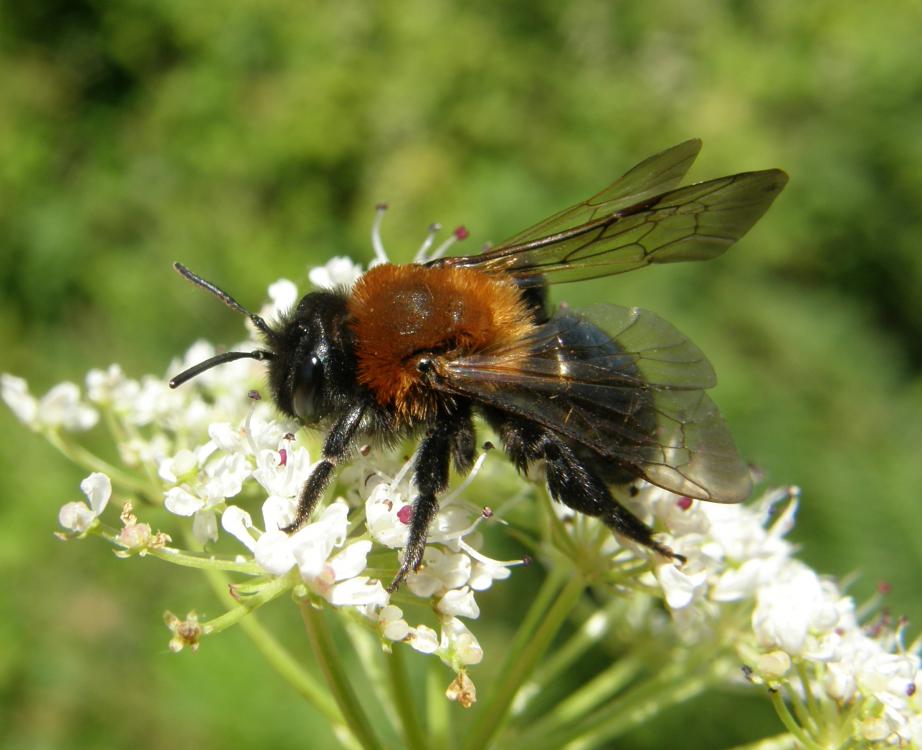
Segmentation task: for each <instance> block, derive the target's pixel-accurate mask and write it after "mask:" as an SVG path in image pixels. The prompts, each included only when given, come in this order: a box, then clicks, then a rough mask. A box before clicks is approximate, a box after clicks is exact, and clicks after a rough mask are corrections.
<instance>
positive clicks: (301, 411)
mask: <svg viewBox="0 0 922 750" xmlns="http://www.w3.org/2000/svg"><path fill="white" fill-rule="evenodd" d="M173 267H174V268H175V269H176V270H177V271H178V272H179V273H180V274H181V275H182V276H183V277H185V278H186V279H188V280H189V281H191V282H192V283H193V284H196V285H197V286H200V287H202V288H203V289H205V290H206V291H208V292H210V293H211V294H213V295H215V296H216V297H217V298H218V299H220V300H221V301H222V302H223V303H224V304H226V305H227V306H228V307H230V308H231V309H233V310H236V311H237V312H239V313H242V314H244V315H246V316H247V317H248V318H249V319H250V320H251V321H252V323H253V325H254V326H256V328H257V329H258V330H259V332H260V333H261V334H262V336H263V338H264V340H265V344H266V348H265V349H256V350H253V351H247V352H224V353H222V354H218V355H216V356H214V357H211V358H209V359H206V360H205V361H203V362H199V363H198V364H196V365H193V366H192V367H190V368H189V369H187V370H184V371H183V372H181V373H179V374H178V375H176V376H175V377H173V378H172V379H171V380H170V388H177V387H179V386H180V385H182V384H183V383H185V382H186V381H188V380H191V379H192V378H194V377H195V376H196V375H200V374H201V373H203V372H205V370H210V369H211V368H212V367H215V366H217V365H221V364H224V363H226V362H233V361H235V360H238V359H244V358H249V359H256V360H261V361H263V360H265V361H268V363H269V386H270V388H271V390H272V395H273V398H274V400H275V404H276V406H278V408H279V409H280V410H281V411H283V412H284V413H285V414H287V415H289V416H291V417H296V418H298V419H300V420H301V421H302V422H304V423H306V424H312V423H315V422H318V421H320V420H321V419H323V418H324V417H326V416H329V414H330V413H332V412H333V411H335V410H336V409H337V407H339V406H340V404H341V403H342V402H344V401H345V400H347V399H348V398H349V397H350V396H351V391H352V388H349V387H344V386H343V384H344V383H346V384H349V383H351V382H352V381H354V375H352V376H351V378H350V373H354V372H355V363H354V355H353V354H352V348H351V346H350V341H351V331H350V330H349V328H348V326H347V325H346V324H345V320H346V315H347V309H346V297H345V295H343V294H341V293H337V292H314V293H312V294H308V295H307V296H305V297H304V298H303V299H302V300H301V301H300V302H299V303H298V306H297V307H296V308H295V309H294V310H292V311H291V312H290V313H288V314H287V315H286V316H285V317H284V318H283V319H282V320H281V321H280V322H279V323H278V324H277V325H276V326H270V325H269V324H268V323H267V322H266V321H265V320H263V318H261V317H260V316H259V315H256V314H255V313H252V312H250V311H249V310H247V309H246V308H245V307H243V305H241V304H240V303H239V302H237V301H236V300H235V299H234V298H233V297H231V296H230V295H229V294H227V292H225V291H223V290H222V289H219V288H218V287H217V286H215V285H214V284H212V283H211V282H210V281H206V280H205V279H203V278H201V277H200V276H198V275H197V274H195V273H193V272H192V271H190V270H189V269H188V268H186V267H185V266H184V265H182V264H181V263H174V264H173Z"/></svg>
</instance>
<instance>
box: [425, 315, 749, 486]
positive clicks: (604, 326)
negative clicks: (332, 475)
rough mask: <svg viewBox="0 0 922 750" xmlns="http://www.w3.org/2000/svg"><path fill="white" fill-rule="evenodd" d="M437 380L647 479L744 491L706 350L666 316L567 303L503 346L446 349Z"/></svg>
mask: <svg viewBox="0 0 922 750" xmlns="http://www.w3.org/2000/svg"><path fill="white" fill-rule="evenodd" d="M438 371H439V372H440V374H441V378H440V381H439V383H438V384H437V385H436V387H437V388H440V389H442V390H445V391H448V392H451V393H455V394H459V395H464V396H467V397H470V398H472V399H474V400H476V401H478V402H480V403H482V404H486V405H489V406H493V407H496V408H498V409H501V410H503V411H506V412H510V413H512V414H515V415H517V416H519V417H522V418H524V419H526V420H529V421H531V422H535V423H537V424H539V425H542V426H543V427H546V428H547V429H549V430H551V431H552V432H555V433H558V434H560V435H562V436H564V437H565V438H567V439H569V440H571V441H573V442H575V443H579V444H582V445H584V446H587V447H588V448H590V449H592V450H593V451H594V452H596V453H598V454H599V455H600V456H601V457H602V458H603V459H609V460H611V461H612V462H614V463H616V464H617V465H619V466H622V467H624V468H625V469H627V470H628V471H629V472H630V473H631V474H633V475H634V476H637V477H642V478H644V479H646V480H648V481H649V482H651V483H652V484H655V485H658V486H660V487H663V488H664V489H667V490H670V491H672V492H675V493H677V494H680V495H687V496H688V497H694V498H699V499H702V500H710V501H715V502H727V503H732V502H739V501H741V500H743V499H745V498H746V497H748V496H749V493H750V491H751V480H750V475H749V470H748V469H747V467H746V465H745V464H744V463H743V461H742V460H741V458H740V456H739V453H738V452H737V450H736V447H735V446H734V444H733V440H732V438H731V437H730V433H729V430H728V429H727V426H726V424H725V423H724V421H723V418H722V417H721V416H720V412H719V411H718V410H717V407H716V406H715V404H714V402H713V401H711V399H710V398H709V397H708V396H707V394H706V393H705V392H704V390H705V389H707V388H710V387H711V386H713V385H714V384H715V381H716V379H715V376H714V371H713V369H712V368H711V365H710V363H709V362H708V361H707V359H706V358H705V356H704V354H702V353H701V351H700V350H699V349H698V347H696V346H695V345H694V344H693V343H691V342H690V341H689V340H688V339H687V338H686V337H685V336H683V335H682V334H681V333H680V332H679V331H678V330H676V329H675V328H674V327H673V326H671V325H670V324H669V323H667V322H666V321H665V320H663V319H662V318H660V317H658V316H656V315H654V314H653V313H651V312H647V311H645V310H640V309H638V308H624V307H618V306H615V305H597V306H595V307H592V308H589V309H588V310H585V311H583V312H581V313H579V314H577V313H574V312H571V311H566V312H562V313H560V314H558V315H556V316H555V317H553V318H552V319H551V320H550V321H549V322H548V323H546V324H544V325H542V326H539V327H538V329H537V330H536V331H535V333H534V334H533V335H531V336H529V337H526V338H525V339H524V340H522V341H520V342H517V343H516V344H515V345H510V346H508V347H507V348H505V349H497V350H495V351H491V352H489V353H486V354H477V355H470V356H464V357H461V358H457V359H447V358H445V359H444V360H442V361H441V362H440V367H439V370H438Z"/></svg>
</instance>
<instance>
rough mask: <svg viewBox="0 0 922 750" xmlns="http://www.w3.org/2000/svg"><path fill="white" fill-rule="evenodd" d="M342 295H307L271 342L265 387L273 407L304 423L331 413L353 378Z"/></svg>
mask: <svg viewBox="0 0 922 750" xmlns="http://www.w3.org/2000/svg"><path fill="white" fill-rule="evenodd" d="M347 315H348V311H347V305H346V297H345V295H343V294H341V293H339V292H331V291H326V292H312V293H311V294H308V295H306V296H305V297H303V298H302V299H301V301H300V302H299V303H298V306H297V307H296V308H295V309H294V310H292V311H291V313H290V314H289V315H288V316H286V319H285V320H283V321H282V322H281V324H280V325H279V328H278V330H277V332H276V334H275V339H274V340H273V341H270V347H271V349H272V353H273V355H274V356H273V358H272V359H271V360H270V361H269V387H270V388H271V389H272V395H273V397H274V398H275V403H276V405H277V406H278V407H279V409H281V410H282V411H283V412H285V413H286V414H288V415H289V416H293V417H297V418H298V419H300V420H301V421H302V422H304V423H305V424H312V423H316V422H318V421H320V420H322V419H324V418H325V417H328V416H329V415H330V414H331V413H334V412H335V411H337V410H338V408H339V407H340V406H341V405H342V402H344V401H346V400H348V398H349V396H350V395H351V391H352V388H351V387H350V385H349V384H351V383H352V382H353V381H354V380H355V375H354V373H355V362H354V355H353V354H352V350H353V348H352V345H351V341H352V339H351V335H352V334H351V330H350V329H349V327H348V325H347V324H346V319H347Z"/></svg>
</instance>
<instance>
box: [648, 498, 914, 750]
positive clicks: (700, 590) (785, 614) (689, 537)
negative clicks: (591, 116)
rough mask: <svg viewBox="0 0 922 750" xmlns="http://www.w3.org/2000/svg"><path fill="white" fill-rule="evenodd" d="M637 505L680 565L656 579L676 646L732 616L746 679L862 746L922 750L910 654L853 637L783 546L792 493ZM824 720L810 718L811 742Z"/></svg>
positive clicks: (827, 583) (837, 596)
mask: <svg viewBox="0 0 922 750" xmlns="http://www.w3.org/2000/svg"><path fill="white" fill-rule="evenodd" d="M638 501H639V502H640V503H641V504H642V505H643V506H645V507H646V508H647V509H648V511H649V512H651V513H652V515H653V516H654V517H655V518H656V519H657V521H658V522H660V524H661V525H662V526H664V527H665V528H666V529H667V530H668V532H669V534H670V535H671V538H670V541H669V543H670V544H671V546H672V547H673V549H675V550H676V551H677V552H679V553H681V554H682V555H684V556H685V557H686V558H687V560H688V561H687V563H685V564H684V565H682V566H676V565H674V564H672V563H670V562H667V561H663V562H661V563H660V564H659V565H658V566H657V567H656V571H655V574H656V577H657V579H658V581H659V584H660V585H661V586H662V589H663V591H664V594H665V600H666V602H667V604H668V605H669V607H670V609H671V612H672V615H673V617H674V619H675V620H676V621H677V623H678V624H679V625H680V626H681V627H680V628H679V632H680V633H681V634H682V636H683V637H685V638H691V639H700V638H702V636H703V635H704V633H705V632H706V631H708V630H709V629H712V628H714V627H715V624H716V623H717V621H718V617H719V615H720V613H721V612H723V611H725V610H726V608H727V607H733V606H734V605H741V607H740V610H739V611H741V612H743V613H747V614H748V619H749V623H748V625H749V627H748V628H746V629H745V630H742V631H740V632H738V633H736V634H735V643H734V644H733V645H734V646H735V648H736V651H737V653H738V655H739V656H740V658H741V660H742V662H743V663H745V664H746V665H747V667H748V669H747V673H748V674H750V675H751V676H752V678H754V679H757V680H759V681H761V682H764V683H766V684H768V685H770V686H773V687H775V688H778V687H784V688H787V689H788V690H791V691H794V693H796V696H794V695H792V696H791V697H794V698H795V699H799V698H800V696H801V694H803V693H805V692H808V693H809V694H810V695H811V696H812V698H813V699H816V700H817V701H828V702H829V703H830V704H831V705H834V706H835V707H836V708H837V709H838V713H836V714H835V715H836V716H839V717H841V716H843V715H844V716H848V717H849V720H850V721H852V722H853V726H852V727H851V733H852V735H853V737H854V738H855V739H857V740H859V741H861V742H863V743H871V742H874V743H880V744H882V745H897V746H901V747H902V746H905V745H907V744H909V743H910V742H912V743H914V744H915V746H917V747H922V701H920V699H919V697H918V696H919V692H920V688H922V670H920V658H919V652H920V643H918V642H917V643H915V644H913V645H912V646H910V647H908V648H907V647H906V646H905V645H904V644H903V642H902V637H901V636H902V627H901V626H900V625H899V624H898V626H897V627H895V628H894V627H892V626H891V625H890V624H889V623H887V622H886V621H882V622H878V623H874V624H873V625H871V626H868V625H867V624H864V625H863V624H862V623H861V622H859V619H858V617H857V616H856V612H855V604H854V601H853V600H852V599H851V597H848V596H845V595H844V594H843V593H842V592H841V590H840V589H839V587H838V586H837V584H836V583H835V582H834V581H832V580H827V579H823V578H821V577H820V576H818V575H817V573H816V572H815V571H813V570H811V569H810V568H809V567H807V566H806V565H805V564H804V563H803V562H801V561H800V560H798V559H796V558H795V557H794V556H793V555H794V551H795V549H794V546H793V545H792V544H791V543H790V542H788V541H787V540H786V539H785V535H786V534H787V533H788V532H789V531H790V530H791V529H792V528H793V526H794V517H795V514H796V511H797V501H798V492H797V490H796V488H789V489H785V490H778V491H774V492H769V493H768V494H766V495H764V496H763V497H761V498H760V499H759V500H757V501H755V502H754V503H752V504H749V505H720V504H716V503H702V502H699V501H692V500H689V499H688V498H677V497H676V496H675V495H671V494H669V493H667V492H664V491H662V490H659V489H657V488H655V487H648V488H646V489H645V490H643V491H642V492H641V494H640V497H639V498H638ZM749 670H751V671H749ZM824 710H825V709H824V708H820V709H818V714H819V715H818V716H816V717H814V719H815V723H816V727H817V734H820V735H821V734H822V731H821V730H822V728H823V725H824V723H828V714H824V713H823V711H824ZM838 728H839V727H836V729H838Z"/></svg>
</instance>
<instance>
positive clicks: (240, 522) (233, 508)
mask: <svg viewBox="0 0 922 750" xmlns="http://www.w3.org/2000/svg"><path fill="white" fill-rule="evenodd" d="M221 526H222V527H223V528H224V530H225V531H226V532H227V533H228V534H231V535H232V536H234V537H235V538H236V539H237V540H238V541H239V542H240V543H241V544H243V545H244V546H245V547H246V548H247V549H248V550H250V552H255V551H256V540H255V539H254V538H253V535H252V534H251V533H250V529H252V528H253V519H252V518H251V517H250V514H249V513H247V512H246V511H245V510H244V509H243V508H240V507H239V506H237V505H228V506H227V508H225V510H224V512H223V513H222V514H221Z"/></svg>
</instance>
